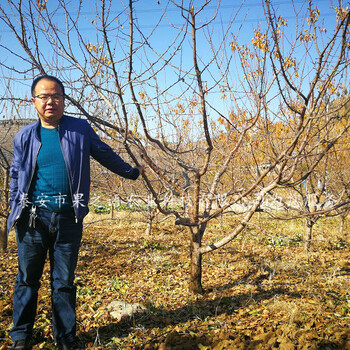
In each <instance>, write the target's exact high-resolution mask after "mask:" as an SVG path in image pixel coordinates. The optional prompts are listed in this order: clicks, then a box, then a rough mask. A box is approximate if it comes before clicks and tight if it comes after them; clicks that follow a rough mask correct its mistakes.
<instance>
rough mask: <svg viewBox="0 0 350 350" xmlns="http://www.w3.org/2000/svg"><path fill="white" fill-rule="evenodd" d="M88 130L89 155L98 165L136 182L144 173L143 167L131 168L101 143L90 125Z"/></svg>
mask: <svg viewBox="0 0 350 350" xmlns="http://www.w3.org/2000/svg"><path fill="white" fill-rule="evenodd" d="M88 125H89V124H88ZM88 128H89V129H88V130H89V136H90V154H91V156H92V157H93V158H94V159H96V160H97V161H98V162H99V163H100V164H102V165H103V166H104V167H106V168H107V169H109V170H110V171H112V172H114V173H116V174H118V175H120V176H122V177H125V178H127V179H132V180H136V179H137V178H138V177H139V175H140V174H143V173H144V171H145V166H144V165H141V166H138V167H132V166H131V165H130V164H129V163H127V162H125V161H124V160H123V159H122V158H121V157H120V156H119V155H118V154H117V153H115V152H114V151H113V149H112V148H111V147H110V146H108V145H107V144H106V143H105V142H103V141H102V140H101V139H100V138H99V137H98V135H97V134H96V133H95V131H94V130H93V129H92V127H91V126H90V125H89V126H88Z"/></svg>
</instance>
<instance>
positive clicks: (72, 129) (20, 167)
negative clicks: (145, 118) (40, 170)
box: [7, 115, 140, 232]
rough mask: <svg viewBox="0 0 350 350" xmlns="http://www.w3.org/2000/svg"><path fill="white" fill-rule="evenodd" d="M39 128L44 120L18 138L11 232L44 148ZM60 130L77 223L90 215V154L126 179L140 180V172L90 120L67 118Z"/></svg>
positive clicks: (11, 197) (64, 117) (26, 202)
mask: <svg viewBox="0 0 350 350" xmlns="http://www.w3.org/2000/svg"><path fill="white" fill-rule="evenodd" d="M39 128H40V120H38V121H37V122H35V123H33V124H30V125H27V126H25V127H24V128H22V129H21V130H20V131H19V132H18V133H17V135H16V136H15V139H14V154H13V161H12V166H11V173H10V174H11V183H10V206H11V212H10V215H9V218H8V221H7V230H8V232H9V231H10V230H11V228H12V227H13V225H14V224H15V222H16V220H17V219H18V218H19V217H20V215H21V213H22V210H23V208H25V207H26V206H27V205H28V201H27V196H28V190H29V187H30V184H31V181H32V177H33V174H34V171H35V167H36V159H37V156H38V153H39V149H40V146H41V142H40V136H39V135H40V133H39ZM58 130H59V137H60V143H61V147H62V152H63V157H64V160H65V162H66V165H67V170H68V177H69V180H70V187H71V195H72V201H73V207H74V212H75V216H76V219H77V220H82V219H83V218H84V217H85V215H86V214H87V213H88V212H89V208H88V203H89V194H90V155H91V156H92V157H93V158H94V159H96V160H97V161H98V162H99V163H101V164H102V165H103V166H105V167H106V168H107V169H109V170H111V171H112V172H114V173H116V174H118V175H120V176H122V177H125V178H127V179H132V180H136V179H137V178H138V176H139V174H140V172H139V170H138V169H137V168H133V167H132V166H131V165H129V164H128V163H126V162H124V161H123V159H121V158H120V157H119V156H118V155H117V154H116V153H115V152H114V151H113V150H112V149H111V147H109V146H108V145H107V144H105V143H104V142H102V141H101V140H100V138H99V137H98V136H97V134H96V133H95V131H94V130H93V129H92V127H91V126H90V125H89V123H88V122H87V121H86V120H83V119H78V118H73V117H68V116H65V115H64V116H63V117H62V119H61V121H60V124H59V126H58Z"/></svg>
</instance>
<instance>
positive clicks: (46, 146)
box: [28, 127, 72, 212]
mask: <svg viewBox="0 0 350 350" xmlns="http://www.w3.org/2000/svg"><path fill="white" fill-rule="evenodd" d="M40 137H41V148H40V150H39V154H38V157H37V164H36V169H35V173H34V176H33V180H32V183H31V187H30V191H29V198H28V199H29V201H30V202H31V203H32V204H34V205H36V206H37V207H41V208H45V209H49V210H52V211H57V212H61V211H66V210H69V209H70V208H72V199H71V193H70V192H71V191H70V186H69V179H68V173H67V167H66V163H65V160H64V158H63V154H62V149H61V145H60V140H59V135H58V130H57V129H48V128H43V127H41V128H40Z"/></svg>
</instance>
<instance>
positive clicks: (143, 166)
mask: <svg viewBox="0 0 350 350" xmlns="http://www.w3.org/2000/svg"><path fill="white" fill-rule="evenodd" d="M137 169H139V172H140V175H142V174H143V173H144V172H145V171H146V165H140V166H138V167H137Z"/></svg>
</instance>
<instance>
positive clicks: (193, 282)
mask: <svg viewBox="0 0 350 350" xmlns="http://www.w3.org/2000/svg"><path fill="white" fill-rule="evenodd" d="M190 230H191V238H192V239H191V247H190V249H191V266H190V269H191V271H190V282H189V290H190V291H191V292H193V293H196V294H197V293H199V294H200V293H203V287H202V253H201V252H200V248H201V246H202V237H201V234H200V229H199V228H196V233H193V229H190Z"/></svg>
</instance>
